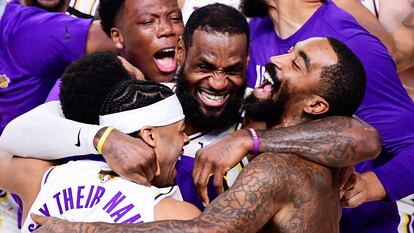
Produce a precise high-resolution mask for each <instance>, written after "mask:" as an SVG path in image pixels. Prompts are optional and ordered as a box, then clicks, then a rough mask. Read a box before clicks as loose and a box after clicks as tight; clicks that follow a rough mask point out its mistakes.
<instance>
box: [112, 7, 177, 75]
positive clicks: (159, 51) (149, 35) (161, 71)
mask: <svg viewBox="0 0 414 233" xmlns="http://www.w3.org/2000/svg"><path fill="white" fill-rule="evenodd" d="M115 27H116V28H118V30H119V35H115V36H114V33H112V39H114V40H118V41H119V42H121V44H122V45H123V48H122V49H121V56H123V57H124V58H126V59H127V60H128V61H129V62H131V63H132V64H133V65H134V66H136V67H138V68H139V69H140V70H141V71H142V72H143V73H144V74H145V76H146V77H147V78H149V79H150V80H153V81H157V82H166V81H171V80H172V79H173V76H174V73H175V71H176V69H177V61H176V59H175V47H176V45H177V41H178V38H179V36H181V34H182V33H183V29H184V24H183V21H182V17H181V11H180V9H179V8H178V5H177V1H174V0H139V1H137V0H126V1H125V3H124V6H123V9H121V11H120V14H119V16H118V18H117V19H116V20H115ZM115 37H116V38H115Z"/></svg>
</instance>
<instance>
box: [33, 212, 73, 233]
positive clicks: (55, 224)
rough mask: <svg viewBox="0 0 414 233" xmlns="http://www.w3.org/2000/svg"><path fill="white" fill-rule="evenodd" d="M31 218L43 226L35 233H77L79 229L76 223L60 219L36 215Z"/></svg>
mask: <svg viewBox="0 0 414 233" xmlns="http://www.w3.org/2000/svg"><path fill="white" fill-rule="evenodd" d="M31 218H32V219H33V221H35V223H37V224H38V225H41V227H40V228H38V229H36V230H35V231H34V233H60V232H61V233H63V232H77V230H79V227H77V226H76V224H75V223H71V222H68V221H65V220H62V219H59V218H52V217H45V216H40V215H36V214H31Z"/></svg>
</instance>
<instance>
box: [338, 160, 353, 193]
mask: <svg viewBox="0 0 414 233" xmlns="http://www.w3.org/2000/svg"><path fill="white" fill-rule="evenodd" d="M354 173H355V168H354V167H353V166H350V167H345V168H342V169H341V172H340V174H339V190H340V191H344V189H345V186H346V187H351V186H352V185H353V184H354V182H355V179H354V178H355V177H354V176H355V174H354Z"/></svg>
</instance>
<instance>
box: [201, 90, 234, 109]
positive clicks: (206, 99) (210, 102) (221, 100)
mask: <svg viewBox="0 0 414 233" xmlns="http://www.w3.org/2000/svg"><path fill="white" fill-rule="evenodd" d="M197 95H198V98H199V99H200V101H201V102H202V103H203V104H204V105H206V106H209V107H220V106H223V105H224V104H225V103H226V102H227V100H228V98H229V96H230V94H229V93H223V94H213V93H207V92H206V91H204V90H198V91H197Z"/></svg>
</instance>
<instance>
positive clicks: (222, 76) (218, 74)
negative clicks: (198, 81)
mask: <svg viewBox="0 0 414 233" xmlns="http://www.w3.org/2000/svg"><path fill="white" fill-rule="evenodd" d="M208 84H209V86H210V87H211V88H213V89H214V90H217V91H220V90H223V89H225V88H226V87H227V85H228V79H227V77H226V73H225V72H222V71H214V72H213V73H212V74H211V76H210V77H209V79H208Z"/></svg>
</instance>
